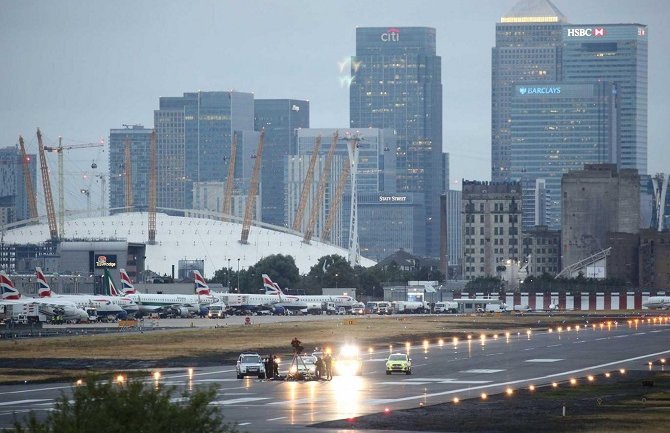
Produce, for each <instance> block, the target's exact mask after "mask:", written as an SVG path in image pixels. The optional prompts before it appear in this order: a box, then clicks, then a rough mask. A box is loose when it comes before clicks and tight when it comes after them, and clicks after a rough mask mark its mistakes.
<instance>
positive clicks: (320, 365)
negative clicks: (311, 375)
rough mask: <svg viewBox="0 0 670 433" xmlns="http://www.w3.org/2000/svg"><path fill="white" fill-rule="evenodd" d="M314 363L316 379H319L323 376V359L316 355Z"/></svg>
mask: <svg viewBox="0 0 670 433" xmlns="http://www.w3.org/2000/svg"><path fill="white" fill-rule="evenodd" d="M314 365H315V366H316V371H315V374H316V380H321V376H323V370H324V368H323V360H322V359H321V357H320V356H317V357H316V362H315V363H314Z"/></svg>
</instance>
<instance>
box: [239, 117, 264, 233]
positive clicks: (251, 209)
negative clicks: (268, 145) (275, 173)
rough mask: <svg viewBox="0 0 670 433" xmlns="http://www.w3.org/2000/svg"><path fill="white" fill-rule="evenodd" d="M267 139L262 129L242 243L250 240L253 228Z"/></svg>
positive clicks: (243, 226)
mask: <svg viewBox="0 0 670 433" xmlns="http://www.w3.org/2000/svg"><path fill="white" fill-rule="evenodd" d="M264 140H265V130H262V131H261V137H260V139H259V140H258V149H256V162H254V171H253V174H252V175H251V185H249V194H247V206H246V209H245V211H244V222H243V223H242V237H240V243H241V244H246V243H247V241H248V240H249V230H250V229H251V218H252V216H253V214H254V208H255V207H256V194H257V193H258V177H259V176H260V173H261V159H262V157H263V141H264Z"/></svg>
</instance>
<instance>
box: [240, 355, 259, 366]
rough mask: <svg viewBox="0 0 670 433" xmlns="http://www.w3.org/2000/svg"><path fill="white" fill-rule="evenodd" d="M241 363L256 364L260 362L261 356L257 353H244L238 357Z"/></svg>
mask: <svg viewBox="0 0 670 433" xmlns="http://www.w3.org/2000/svg"><path fill="white" fill-rule="evenodd" d="M240 362H241V363H242V364H257V363H259V362H261V357H260V356H258V355H244V356H242V358H241V359H240Z"/></svg>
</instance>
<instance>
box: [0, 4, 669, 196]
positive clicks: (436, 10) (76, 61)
mask: <svg viewBox="0 0 670 433" xmlns="http://www.w3.org/2000/svg"><path fill="white" fill-rule="evenodd" d="M515 3H516V0H505V1H493V0H488V1H487V0H480V1H477V2H469V1H453V2H448V3H446V2H437V1H422V2H419V3H414V2H411V3H408V2H401V1H389V2H387V3H385V7H384V8H383V9H378V7H376V6H375V5H374V4H372V2H370V3H369V4H368V3H364V4H359V3H357V2H353V1H344V2H332V3H331V2H329V3H321V2H319V3H312V2H306V1H286V2H282V3H277V2H261V1H250V2H244V3H243V4H242V3H236V2H220V1H216V2H215V1H202V2H196V3H195V4H186V3H184V4H168V5H163V3H162V2H154V1H144V2H138V3H134V2H133V3H131V2H124V1H121V2H117V3H115V4H114V5H112V4H108V3H105V2H98V1H92V2H86V3H80V2H66V3H62V4H50V3H44V2H37V1H26V2H5V3H4V4H3V6H2V8H3V14H1V16H0V23H2V25H3V26H4V28H5V29H6V32H5V35H6V36H5V37H4V38H1V39H0V47H1V48H2V50H3V53H6V57H7V64H8V65H10V66H9V67H8V68H5V69H4V70H3V72H1V73H0V74H2V77H3V83H4V84H5V86H3V87H2V90H1V91H0V95H1V96H2V97H3V100H4V101H5V104H4V107H3V108H2V115H1V116H0V126H1V128H0V131H2V132H1V133H0V134H2V135H0V137H1V138H2V141H3V143H2V145H0V147H5V146H11V145H14V143H16V141H17V139H18V135H19V134H23V135H24V137H25V138H26V143H27V146H28V149H27V150H28V152H29V153H34V152H35V150H36V140H35V138H34V131H35V127H37V126H40V127H41V128H42V130H43V131H44V133H45V137H46V139H47V142H48V143H49V144H53V143H54V142H55V141H57V137H58V136H59V135H63V136H64V140H65V142H66V143H84V142H91V141H95V140H98V139H99V138H100V137H105V139H107V134H108V132H109V129H111V128H120V127H121V125H122V124H124V123H127V124H143V125H144V126H145V127H152V126H153V119H152V117H153V116H152V114H153V110H154V109H156V107H157V105H158V101H159V98H160V97H163V96H169V95H179V94H182V93H184V92H191V91H196V90H203V91H204V90H212V91H217V90H231V89H235V90H237V91H240V92H251V93H254V97H255V98H257V99H275V98H294V99H305V100H309V101H310V109H311V122H310V123H311V125H310V126H311V127H313V128H319V127H325V128H328V127H337V126H339V125H346V124H348V118H349V109H348V107H349V89H348V87H347V86H348V82H347V77H348V76H349V74H348V71H349V65H347V64H346V62H347V59H348V58H349V56H350V55H351V53H352V52H353V51H354V50H355V38H356V31H355V29H356V27H357V26H358V27H367V26H370V27H374V26H426V27H434V28H435V29H436V33H437V55H438V56H441V57H442V83H443V94H444V98H443V105H442V108H443V134H442V138H443V150H444V151H446V152H449V153H450V160H451V170H450V174H451V178H450V180H451V182H450V185H451V187H452V188H454V187H455V188H457V189H459V188H460V180H461V178H466V179H478V180H488V179H490V165H491V160H490V153H491V149H490V94H491V92H490V90H491V76H490V70H491V68H490V66H491V50H492V48H493V47H494V46H495V24H496V22H497V21H498V20H499V19H500V17H501V16H502V15H504V14H505V13H506V12H508V11H509V9H510V8H511V7H512V6H514V4H515ZM553 3H554V4H555V5H556V7H557V8H558V9H559V10H560V11H561V12H562V13H563V14H564V15H565V16H566V17H567V19H568V21H569V22H570V23H575V24H587V23H640V24H646V25H648V29H649V134H648V137H649V152H648V155H649V158H648V159H649V161H648V163H649V164H648V167H649V170H648V171H649V173H650V174H654V173H656V172H659V171H665V172H668V171H670V152H667V151H664V137H665V136H666V135H668V133H669V132H670V131H669V128H670V126H668V125H667V123H666V122H665V121H664V116H663V110H662V107H663V103H664V100H665V99H666V98H668V97H670V83H667V82H666V81H665V80H664V77H663V73H664V71H667V70H670V60H669V59H668V58H667V57H666V56H664V55H663V51H664V48H665V47H667V46H668V45H669V42H668V41H670V30H668V29H667V28H664V26H663V24H664V23H663V22H662V17H663V16H665V15H666V13H663V10H666V11H668V9H670V7H669V5H667V4H666V3H665V2H662V1H651V0H648V1H644V2H633V1H624V0H607V1H603V0H600V1H597V0H593V1H585V2H580V1H577V0H555V1H553ZM417 5H418V7H417ZM158 6H161V7H158ZM147 17H154V18H155V19H154V20H153V21H149V20H148V19H147ZM295 23H301V25H305V23H313V25H311V26H310V27H311V28H304V29H303V28H302V27H300V26H296V25H295ZM314 28H319V29H320V30H321V31H320V32H317V33H316V34H315V33H314V30H313V29H314ZM7 35H11V37H10V36H7ZM231 65H233V67H231ZM104 158H106V154H102V153H101V152H100V151H84V150H80V151H77V152H76V153H74V152H73V153H71V154H70V155H66V165H69V166H70V168H69V169H68V170H66V171H68V172H70V173H75V172H77V171H81V172H83V171H90V168H89V166H90V164H91V160H92V159H98V161H97V162H98V165H99V166H101V167H106V166H107V164H106V161H104V160H103V159H104ZM77 178H78V177H77V175H76V174H72V175H70V176H69V177H68V178H67V182H68V185H69V187H68V188H67V190H68V191H69V192H68V193H66V194H67V195H66V197H67V199H68V206H70V202H71V201H72V202H73V203H77V204H78V207H79V208H83V207H85V199H84V198H83V196H81V194H79V185H77V182H79V181H77V180H76V179H77ZM75 193H76V194H79V196H77V195H76V194H75ZM94 194H95V193H92V195H93V196H94V197H97V195H94ZM73 205H74V204H73Z"/></svg>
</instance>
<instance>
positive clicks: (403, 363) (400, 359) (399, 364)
mask: <svg viewBox="0 0 670 433" xmlns="http://www.w3.org/2000/svg"><path fill="white" fill-rule="evenodd" d="M391 373H405V374H407V375H410V374H412V360H411V359H410V357H409V356H407V354H406V353H392V354H390V355H389V357H388V358H387V359H386V374H391Z"/></svg>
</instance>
